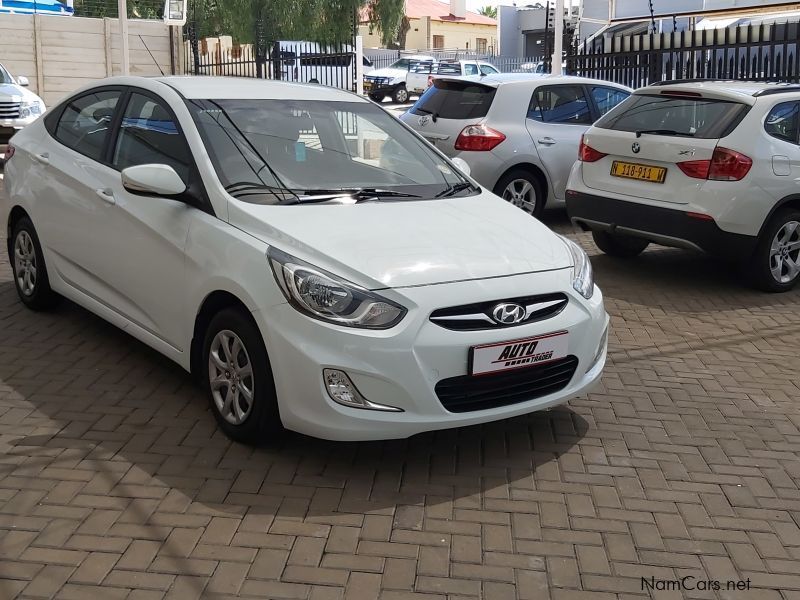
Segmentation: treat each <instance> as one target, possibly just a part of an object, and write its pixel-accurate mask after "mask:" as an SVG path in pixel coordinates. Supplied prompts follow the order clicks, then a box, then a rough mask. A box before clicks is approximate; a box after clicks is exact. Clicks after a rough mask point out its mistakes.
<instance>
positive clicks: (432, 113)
mask: <svg viewBox="0 0 800 600" xmlns="http://www.w3.org/2000/svg"><path fill="white" fill-rule="evenodd" d="M414 110H416V111H417V112H421V113H423V114H426V115H430V116H431V121H433V122H434V123H436V119H438V118H439V113H438V112H436V111H435V110H428V109H427V108H416V109H414Z"/></svg>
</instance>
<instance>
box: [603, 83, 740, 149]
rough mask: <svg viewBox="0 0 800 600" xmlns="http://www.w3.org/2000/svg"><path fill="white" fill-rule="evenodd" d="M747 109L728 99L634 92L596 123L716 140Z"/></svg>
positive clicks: (622, 128) (607, 127)
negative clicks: (638, 93)
mask: <svg viewBox="0 0 800 600" xmlns="http://www.w3.org/2000/svg"><path fill="white" fill-rule="evenodd" d="M746 111H747V107H746V106H745V105H744V104H740V103H738V102H729V101H727V100H712V99H710V98H692V97H685V96H677V95H675V96H672V95H658V96H655V95H652V96H651V95H646V96H645V95H637V94H634V95H633V96H631V97H630V98H629V99H628V100H627V101H626V102H625V103H624V104H621V105H620V106H619V107H618V108H617V110H614V111H611V112H610V113H608V114H607V115H605V116H604V117H602V118H601V119H600V120H599V121H597V123H596V124H595V126H596V127H601V128H603V129H614V130H616V131H660V132H668V131H669V132H671V131H675V132H677V133H678V134H680V135H683V136H689V137H695V138H701V139H715V138H720V137H725V136H726V135H728V133H730V132H731V131H732V130H733V128H734V127H735V126H736V125H737V124H738V123H739V121H740V120H741V118H742V117H743V116H744V114H745V112H746ZM664 135H667V134H666V133H664Z"/></svg>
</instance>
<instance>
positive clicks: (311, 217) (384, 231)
mask: <svg viewBox="0 0 800 600" xmlns="http://www.w3.org/2000/svg"><path fill="white" fill-rule="evenodd" d="M228 216H229V220H230V222H231V224H232V225H234V226H235V227H237V228H239V229H242V230H244V231H246V232H247V233H249V234H251V235H253V236H254V237H256V238H258V239H260V240H262V241H263V242H265V243H267V244H269V245H272V246H275V247H276V248H278V249H280V250H283V251H284V252H288V253H289V254H292V255H294V256H296V257H298V258H301V259H303V260H306V261H308V262H310V263H312V264H314V265H316V266H318V267H321V268H324V269H327V270H329V271H332V272H334V273H335V274H337V275H339V276H341V277H345V278H346V279H349V280H350V281H353V282H354V283H357V284H359V285H362V286H364V287H366V288H369V289H382V288H388V287H394V288H398V287H407V286H420V285H431V284H436V283H445V282H454V281H464V280H470V279H485V278H488V277H504V276H508V275H517V274H521V273H531V272H536V271H547V270H554V269H562V268H567V267H570V266H572V259H571V256H570V254H569V251H568V250H567V248H566V246H565V245H564V244H563V243H562V242H561V241H560V240H559V239H558V237H557V236H556V235H555V234H554V233H553V232H552V231H550V230H549V229H548V228H547V227H545V226H544V225H542V224H541V223H540V222H539V221H537V220H536V219H534V218H533V217H531V216H530V215H528V214H527V213H525V212H523V211H522V210H520V209H519V208H516V207H514V206H512V205H511V204H509V203H508V202H506V201H504V200H501V199H500V198H498V197H497V196H495V195H494V194H489V193H487V192H484V193H482V194H480V195H478V196H472V197H463V198H449V199H442V200H420V201H407V200H406V201H392V202H387V201H382V202H365V203H361V204H347V205H341V204H337V205H331V204H327V205H319V204H316V205H304V206H297V205H292V206H264V205H257V204H248V203H244V202H240V201H238V200H231V201H230V203H229V215H228Z"/></svg>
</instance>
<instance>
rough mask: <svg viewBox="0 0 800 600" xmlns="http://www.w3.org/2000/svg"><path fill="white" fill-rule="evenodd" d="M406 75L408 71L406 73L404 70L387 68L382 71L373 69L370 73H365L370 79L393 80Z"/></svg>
mask: <svg viewBox="0 0 800 600" xmlns="http://www.w3.org/2000/svg"><path fill="white" fill-rule="evenodd" d="M407 73H408V71H406V70H405V69H389V68H388V67H387V68H384V69H373V70H372V71H370V72H369V73H367V75H369V76H370V77H391V78H392V79H394V78H396V77H405V76H406V74H407Z"/></svg>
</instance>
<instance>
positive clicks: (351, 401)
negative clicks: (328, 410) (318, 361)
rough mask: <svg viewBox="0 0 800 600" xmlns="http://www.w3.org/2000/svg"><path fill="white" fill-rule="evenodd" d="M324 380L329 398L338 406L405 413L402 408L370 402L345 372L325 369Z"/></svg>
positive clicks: (323, 372)
mask: <svg viewBox="0 0 800 600" xmlns="http://www.w3.org/2000/svg"><path fill="white" fill-rule="evenodd" d="M322 379H323V380H324V381H325V389H326V390H327V391H328V396H330V397H331V400H333V401H334V402H336V403H337V404H341V405H342V406H349V407H350V408H363V409H366V410H382V411H387V412H403V409H402V408H397V407H395V406H386V405H385V404H377V403H376V402H370V401H369V400H367V399H366V398H364V396H362V395H361V392H359V391H358V388H357V387H356V386H355V384H354V383H353V382H352V381H350V378H349V377H348V376H347V373H345V372H344V371H340V370H339V369H323V370H322Z"/></svg>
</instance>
